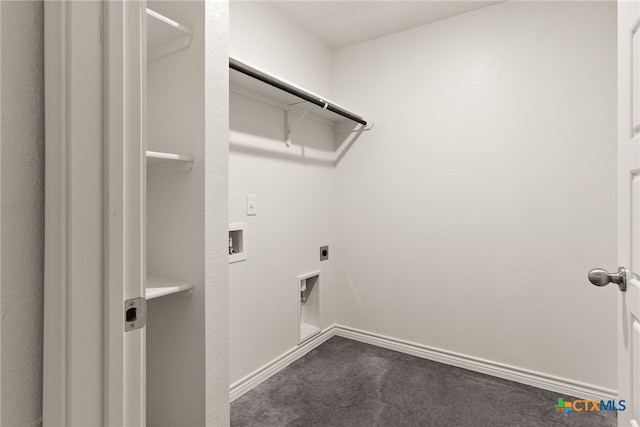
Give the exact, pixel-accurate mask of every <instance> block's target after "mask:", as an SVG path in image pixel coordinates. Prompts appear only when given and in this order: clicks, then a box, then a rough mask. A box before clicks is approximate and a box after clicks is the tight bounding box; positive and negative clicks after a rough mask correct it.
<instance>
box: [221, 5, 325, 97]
mask: <svg viewBox="0 0 640 427" xmlns="http://www.w3.org/2000/svg"><path fill="white" fill-rule="evenodd" d="M229 20H230V25H229V37H230V38H229V53H230V54H231V55H232V56H235V57H237V58H240V59H243V60H245V61H248V62H250V63H252V64H254V65H257V66H259V67H260V68H263V69H265V70H267V71H270V72H272V73H274V74H277V75H279V76H280V77H282V78H284V79H286V80H289V81H291V82H294V83H296V84H297V85H299V86H302V87H304V88H306V89H308V90H311V91H313V92H316V93H319V94H322V95H323V96H325V97H327V98H331V90H332V66H331V64H332V59H331V55H332V53H331V49H329V48H328V47H327V46H326V45H325V44H323V43H322V41H320V40H319V39H318V38H317V37H315V36H314V35H312V34H311V33H309V32H308V31H307V30H306V29H305V28H304V27H302V26H300V24H298V23H296V22H295V21H293V20H291V19H290V18H288V17H287V16H286V15H284V14H283V13H282V12H281V11H280V9H278V8H277V7H275V6H274V5H273V4H270V3H269V2H265V1H232V2H231V3H230V8H229Z"/></svg>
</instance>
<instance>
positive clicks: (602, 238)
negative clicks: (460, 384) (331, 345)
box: [334, 2, 617, 389]
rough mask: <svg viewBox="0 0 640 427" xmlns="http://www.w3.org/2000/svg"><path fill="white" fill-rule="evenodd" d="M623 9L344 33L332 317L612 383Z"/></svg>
mask: <svg viewBox="0 0 640 427" xmlns="http://www.w3.org/2000/svg"><path fill="white" fill-rule="evenodd" d="M615 28H616V15H615V4H614V3H612V2H590V3H578V2H571V3H555V2H531V3H529V2H507V3H502V4H499V5H496V6H492V7H489V8H486V9H482V10H479V11H476V12H472V13H468V14H465V15H461V16H458V17H454V18H452V19H448V20H444V21H440V22H437V23H434V24H431V25H427V26H423V27H419V28H416V29H412V30H409V31H405V32H402V33H397V34H394V35H391V36H387V37H384V38H381V39H377V40H373V41H370V42H367V43H362V44H359V45H355V46H352V47H348V48H344V49H341V50H339V51H337V52H336V53H335V56H334V78H335V88H334V93H335V95H336V96H335V98H336V100H337V101H339V102H344V103H345V104H347V105H351V106H353V108H354V109H355V110H356V111H362V112H364V113H367V114H370V115H371V116H373V117H375V118H376V126H375V128H374V129H373V130H372V131H371V132H369V133H368V134H366V135H365V136H364V137H362V138H361V140H359V141H358V142H356V144H355V145H354V146H353V147H352V149H351V150H350V151H349V152H348V153H347V155H346V156H345V157H344V159H343V161H342V162H341V163H340V165H339V167H338V174H339V176H338V182H339V185H338V187H337V188H338V189H339V198H338V206H339V208H340V210H339V219H340V220H339V222H338V223H339V224H340V227H339V235H340V236H341V237H343V238H344V239H343V240H341V241H340V243H341V244H344V246H345V247H344V248H343V251H342V252H341V254H340V255H341V258H340V275H341V277H343V278H344V279H345V282H344V283H342V284H341V286H340V290H341V294H340V295H339V298H338V301H339V302H340V305H339V315H338V322H339V323H341V324H345V325H347V326H351V327H355V328H359V329H363V330H366V331H370V332H375V333H380V334H384V335H389V336H392V337H395V338H399V339H405V340H409V341H414V342H417V343H420V344H423V345H427V346H432V347H437V348H441V349H445V350H449V351H454V352H459V353H462V354H466V355H471V356H475V357H480V358H484V359H488V360H492V361H496V362H502V363H506V364H510V365H513V366H516V367H520V368H526V369H530V370H533V371H538V372H542V373H545V374H549V375H557V376H559V377H564V378H569V379H572V380H578V381H583V382H585V383H588V384H593V385H596V386H601V387H606V388H610V389H615V387H616V382H615V375H616V374H615V363H612V361H613V360H615V348H616V344H615V336H616V334H615V325H616V304H615V301H616V293H617V288H616V287H614V286H610V287H608V288H605V289H598V288H595V287H593V286H591V285H590V284H589V282H588V281H587V279H586V273H587V271H588V270H589V269H590V268H593V267H597V266H604V267H607V268H609V269H614V270H615V268H616V258H615V238H616V237H615V236H616V233H615V218H616V217H615V209H616V208H615V206H616V204H615V197H616V196H615V194H616V184H615V167H616V160H615V159H616V157H615V150H616V145H615V141H616V127H615V122H616V116H615V113H616V106H615V87H616V80H615V79H616V77H615V76H616V74H615V64H616V38H615V37H616V36H615Z"/></svg>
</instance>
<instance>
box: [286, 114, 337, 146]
mask: <svg viewBox="0 0 640 427" xmlns="http://www.w3.org/2000/svg"><path fill="white" fill-rule="evenodd" d="M311 105H312V104H309V105H308V106H307V108H306V109H305V110H304V112H303V113H302V114H301V115H300V117H299V118H298V120H297V121H296V122H295V123H294V124H293V126H290V123H291V114H292V111H291V109H290V108H289V107H287V110H286V111H285V115H286V120H285V131H286V132H287V139H286V141H285V143H286V144H287V147H291V134H292V133H293V131H294V130H296V128H297V127H298V125H299V124H300V122H302V119H304V116H306V115H307V113H308V112H309V109H310V108H311ZM326 106H327V104H325V108H327V107H326Z"/></svg>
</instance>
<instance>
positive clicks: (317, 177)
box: [229, 92, 337, 383]
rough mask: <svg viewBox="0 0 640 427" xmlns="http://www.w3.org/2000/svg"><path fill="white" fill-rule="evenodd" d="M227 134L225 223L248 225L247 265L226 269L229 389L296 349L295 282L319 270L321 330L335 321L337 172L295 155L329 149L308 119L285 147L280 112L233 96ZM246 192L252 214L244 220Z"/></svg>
mask: <svg viewBox="0 0 640 427" xmlns="http://www.w3.org/2000/svg"><path fill="white" fill-rule="evenodd" d="M230 130H231V131H230V146H229V148H230V156H229V221H230V222H246V223H247V229H246V231H245V233H246V236H245V241H246V245H247V246H248V252H247V254H248V257H247V260H246V261H241V262H237V263H234V264H230V265H229V289H230V290H229V293H230V321H229V322H230V364H231V382H232V383H233V382H235V381H237V380H239V379H240V378H242V377H243V376H245V375H247V374H249V373H250V372H252V371H254V370H255V369H258V368H259V367H261V366H262V365H264V364H266V363H267V362H269V361H271V360H273V359H275V358H276V357H278V356H280V355H281V354H283V353H284V352H286V351H288V350H290V349H292V348H293V347H295V346H296V345H297V335H296V334H297V309H298V305H297V301H298V298H299V292H298V288H297V287H296V286H297V281H296V278H297V277H298V276H300V275H303V274H305V273H309V272H313V271H316V270H321V275H320V292H321V318H322V326H323V327H327V326H330V325H331V324H332V323H333V319H334V318H335V315H334V311H333V307H334V306H335V302H334V296H333V295H334V292H335V285H336V277H335V259H336V256H337V255H336V252H337V247H336V243H335V228H336V224H335V221H334V217H335V202H336V198H335V197H336V196H335V191H334V190H335V169H334V167H333V165H332V164H331V163H330V162H321V161H316V160H313V159H310V158H308V157H305V156H303V155H301V150H300V146H301V145H304V146H305V147H306V148H307V149H308V148H315V149H317V150H321V151H327V152H329V151H332V150H333V133H332V129H331V127H330V126H328V125H326V124H323V123H319V122H316V121H314V120H312V119H310V118H307V119H305V121H304V122H302V124H301V126H300V127H299V128H298V129H296V133H295V135H294V137H293V144H294V145H293V146H292V147H291V148H290V149H287V148H286V147H285V143H284V113H283V111H282V110H280V109H278V108H276V107H273V106H269V105H265V104H262V103H260V102H257V101H255V100H253V99H251V98H248V97H246V96H243V95H239V94H237V93H233V92H232V93H231V98H230ZM247 194H255V195H257V199H258V209H257V210H258V214H257V215H256V216H246V200H247V199H246V197H247ZM323 245H329V246H330V256H329V260H327V261H323V262H320V260H319V249H320V246H323Z"/></svg>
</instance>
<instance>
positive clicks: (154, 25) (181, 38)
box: [147, 8, 193, 62]
mask: <svg viewBox="0 0 640 427" xmlns="http://www.w3.org/2000/svg"><path fill="white" fill-rule="evenodd" d="M147 18H148V19H147V62H152V61H155V60H157V59H160V58H162V57H165V56H167V55H170V54H172V53H174V52H177V51H179V50H182V49H186V48H187V47H189V45H191V40H192V39H193V30H191V28H188V27H185V26H184V25H182V24H179V23H177V22H176V21H174V20H172V19H170V18H167V17H166V16H164V15H161V14H159V13H158V12H156V11H154V10H151V9H149V8H147Z"/></svg>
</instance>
